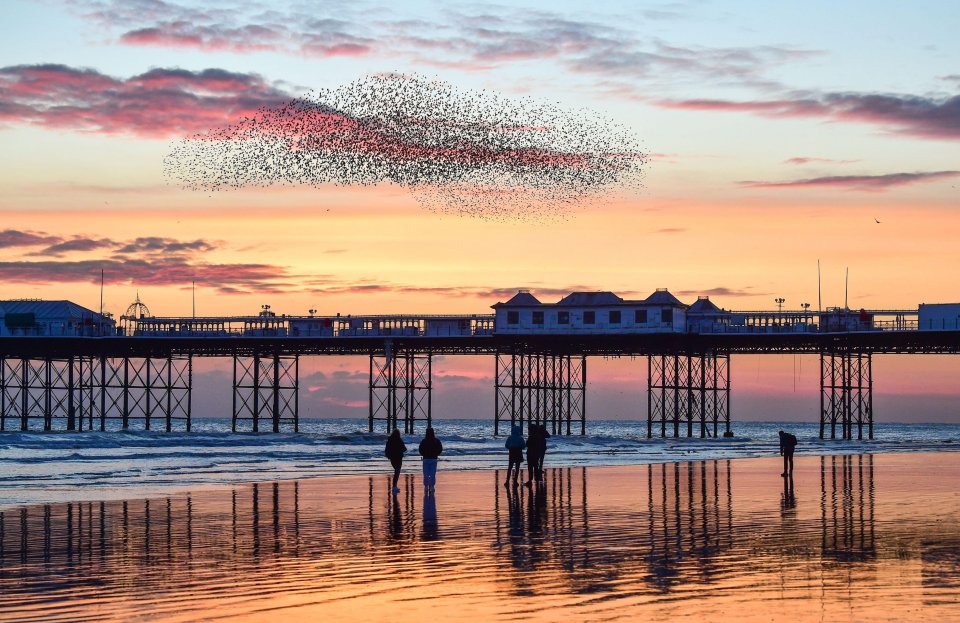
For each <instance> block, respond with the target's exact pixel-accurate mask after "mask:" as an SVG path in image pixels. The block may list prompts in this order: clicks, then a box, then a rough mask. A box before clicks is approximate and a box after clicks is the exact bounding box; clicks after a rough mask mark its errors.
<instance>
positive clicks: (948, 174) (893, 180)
mask: <svg viewBox="0 0 960 623" xmlns="http://www.w3.org/2000/svg"><path fill="white" fill-rule="evenodd" d="M957 176H960V171H930V172H925V173H888V174H886V175H834V176H827V177H814V178H810V179H803V180H791V181H786V182H756V181H745V182H740V185H741V186H743V187H745V188H840V189H843V190H855V191H863V192H883V191H885V190H887V189H889V188H895V187H899V186H909V185H912V184H920V183H924V182H933V181H937V180H942V179H949V178H953V177H957Z"/></svg>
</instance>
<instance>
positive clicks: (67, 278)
mask: <svg viewBox="0 0 960 623" xmlns="http://www.w3.org/2000/svg"><path fill="white" fill-rule="evenodd" d="M35 247H43V248H40V249H37V250H34V251H30V252H28V253H26V255H27V256H32V257H37V256H45V257H49V258H56V259H46V260H36V261H30V260H22V259H14V260H10V259H7V260H0V281H4V282H7V283H18V284H20V283H24V284H55V283H97V282H99V280H100V271H101V270H102V271H103V272H104V280H105V282H107V283H111V284H126V283H130V284H136V285H155V286H185V285H187V284H190V283H192V282H196V283H197V284H199V285H201V286H206V287H210V288H214V289H216V290H218V291H220V292H221V293H224V294H242V293H250V292H265V293H272V292H281V291H292V290H295V289H297V288H298V287H299V286H296V285H294V284H293V283H292V282H291V281H290V279H291V275H290V274H289V273H288V271H287V269H286V268H284V267H281V266H274V265H270V264H258V263H227V264H220V263H216V262H209V261H206V260H204V259H203V258H202V255H204V254H206V253H208V252H210V251H214V250H216V249H218V248H219V246H218V245H217V244H215V243H213V242H210V241H207V240H202V239H199V240H176V239H173V238H164V237H159V236H150V237H141V238H135V239H133V240H128V241H115V240H111V239H109V238H95V237H88V236H73V237H71V238H69V239H64V238H61V237H59V236H53V235H50V234H47V233H46V232H28V231H19V230H13V229H8V230H4V231H2V232H0V248H7V249H11V250H14V249H30V248H35ZM95 252H106V255H107V256H106V257H95V258H89V257H82V256H83V255H90V254H92V253H95ZM69 255H72V256H74V257H71V258H69V259H62V258H64V256H69ZM77 255H80V256H81V258H76V256H77Z"/></svg>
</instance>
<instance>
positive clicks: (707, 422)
mask: <svg viewBox="0 0 960 623" xmlns="http://www.w3.org/2000/svg"><path fill="white" fill-rule="evenodd" d="M647 360H648V370H647V388H648V390H647V437H653V435H654V432H655V430H657V429H659V430H658V431H657V432H659V434H660V436H661V437H668V436H673V437H681V436H683V434H684V433H685V434H686V436H687V437H694V436H699V437H716V436H717V435H718V434H720V428H721V427H722V428H723V435H724V436H731V435H732V432H731V431H730V355H729V353H707V354H697V355H650V356H649V357H647Z"/></svg>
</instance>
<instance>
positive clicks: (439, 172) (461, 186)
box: [164, 74, 647, 221]
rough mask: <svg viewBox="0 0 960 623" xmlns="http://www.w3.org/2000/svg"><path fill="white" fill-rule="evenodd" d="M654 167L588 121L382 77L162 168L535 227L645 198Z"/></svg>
mask: <svg viewBox="0 0 960 623" xmlns="http://www.w3.org/2000/svg"><path fill="white" fill-rule="evenodd" d="M646 162H647V154H646V153H645V152H644V151H643V150H642V149H641V147H640V145H639V142H638V140H637V139H636V138H635V137H634V136H633V134H632V133H631V132H630V131H629V130H628V129H626V128H623V127H621V126H618V125H617V124H614V123H612V122H611V121H609V120H608V119H605V118H603V117H600V116H598V115H596V114H594V113H592V112H590V111H577V112H569V111H565V110H562V109H561V108H559V107H557V106H555V105H552V104H547V103H542V102H537V101H535V100H532V99H519V100H512V99H507V98H505V97H503V96H500V95H497V94H495V93H491V92H488V91H482V92H469V91H459V90H457V89H455V88H453V87H452V86H451V85H449V84H448V83H445V82H442V81H437V80H429V79H425V78H422V77H419V76H409V75H401V74H377V75H371V76H367V77H365V78H362V79H360V80H357V81H355V82H352V83H350V84H347V85H345V86H342V87H340V88H337V89H333V90H324V91H317V92H311V93H308V94H307V95H305V96H302V97H297V98H295V99H292V100H291V101H289V102H287V103H286V104H284V105H283V106H280V107H277V108H262V109H260V110H259V111H257V113H256V114H255V115H253V116H252V117H246V118H244V119H242V120H240V121H239V122H238V123H236V124H234V125H231V126H229V127H225V128H221V129H216V130H211V131H209V132H207V133H204V134H198V135H194V136H190V137H187V138H184V139H182V140H180V141H179V142H178V143H177V144H176V145H175V146H174V147H173V149H172V150H171V152H170V153H169V154H168V156H167V157H166V158H165V160H164V167H165V172H166V174H167V176H168V178H170V179H174V180H177V181H178V182H179V183H180V184H182V185H183V186H184V187H185V188H188V189H193V190H203V191H208V192H209V191H216V190H225V189H239V188H248V187H263V186H271V185H311V186H321V185H325V184H335V185H342V186H355V185H374V184H381V183H394V184H398V185H400V186H403V187H405V188H407V189H409V190H410V192H411V193H412V194H413V196H414V197H415V198H416V199H417V201H418V202H419V203H420V204H421V205H423V206H424V207H426V208H428V209H430V210H433V211H436V212H440V213H444V214H457V215H471V216H476V217H480V218H487V219H504V220H505V219H517V218H520V219H525V220H535V221H536V220H554V219H556V218H558V217H559V218H562V217H563V216H565V215H567V214H569V212H570V211H572V210H573V209H576V208H580V207H583V206H585V205H589V204H590V203H591V202H592V201H593V200H596V199H598V198H601V197H603V196H604V195H606V194H609V193H611V192H615V191H624V190H628V189H630V188H638V187H640V186H641V178H642V172H643V167H644V165H645V164H646Z"/></svg>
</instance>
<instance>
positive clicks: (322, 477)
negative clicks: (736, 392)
mask: <svg viewBox="0 0 960 623" xmlns="http://www.w3.org/2000/svg"><path fill="white" fill-rule="evenodd" d="M958 451H960V447H957V448H949V449H943V450H928V449H924V450H912V451H893V452H889V451H888V452H858V451H853V450H852V451H849V452H832V453H800V452H798V453H796V454H795V458H794V462H795V465H800V464H806V463H808V462H809V461H812V460H814V459H817V458H830V457H833V458H837V457H858V456H860V457H862V456H871V457H897V456H903V457H910V456H914V455H922V456H928V457H937V456H939V455H948V456H949V455H953V454H956V453H957V452H958ZM418 458H419V457H418V456H417V455H414V456H407V457H405V460H404V463H403V470H402V471H401V478H406V479H408V480H410V479H412V480H413V481H414V482H416V483H419V482H420V480H421V478H422V472H421V467H420V461H419V460H416V459H418ZM503 459H504V460H503V463H504V464H503V465H502V466H501V467H496V466H483V467H456V468H452V469H444V463H445V462H446V463H451V462H452V461H444V460H443V458H442V457H441V460H440V465H439V469H438V471H437V474H438V479H440V480H442V479H443V477H444V476H445V475H446V476H451V475H454V474H457V475H474V476H476V475H479V474H496V473H503V472H505V471H506V464H507V457H506V455H504V457H503ZM549 459H550V454H549V453H548V454H547V461H546V463H545V465H544V469H545V470H571V469H589V470H591V471H592V470H600V471H617V470H630V469H635V468H643V467H646V466H659V465H674V464H676V465H686V464H690V463H705V462H717V461H724V462H726V461H730V462H733V463H735V464H745V463H751V462H763V461H767V462H770V463H771V465H774V467H771V468H770V469H771V471H777V473H776V474H774V475H775V476H777V478H781V476H780V473H779V470H780V469H782V457H781V456H780V455H779V454H776V455H772V456H739V457H723V458H689V459H682V460H671V459H666V460H663V461H642V462H631V463H616V464H604V463H574V464H551V463H550V460H549ZM776 465H779V466H780V467H775V466H776ZM378 467H379V469H378ZM520 476H521V482H525V481H526V478H527V468H526V461H524V463H523V464H522V466H521V473H520ZM391 477H392V471H391V469H390V466H389V463H388V462H387V461H386V460H385V459H383V460H380V461H377V462H376V465H374V466H373V467H372V468H371V469H370V470H369V471H364V472H363V473H329V474H319V475H318V474H310V475H290V476H288V477H284V478H261V479H243V480H236V481H229V482H225V481H220V482H192V483H184V484H163V485H155V484H146V485H141V486H137V485H124V486H121V487H81V488H72V489H68V488H63V489H62V490H60V491H58V493H60V495H50V494H49V493H48V494H47V496H46V497H40V498H39V499H25V500H18V501H9V502H8V501H6V500H7V499H9V498H6V496H5V495H4V492H5V490H4V488H3V487H2V486H0V512H9V511H14V510H17V509H21V508H30V507H36V506H46V505H55V504H68V503H87V502H118V501H135V500H147V499H154V498H181V497H183V496H187V495H193V494H197V495H204V494H207V493H217V492H224V491H228V490H234V489H237V488H238V487H250V486H252V485H261V486H262V485H270V484H273V483H291V482H310V483H313V482H317V483H319V482H333V483H339V482H341V481H343V482H347V483H350V482H355V483H357V482H368V481H369V480H370V479H376V478H383V479H387V480H389V479H390V478H391ZM6 490H7V491H10V492H16V491H21V492H26V491H37V490H38V489H35V488H16V487H11V488H7V489H6ZM42 490H44V491H47V492H49V491H50V489H49V488H46V489H42ZM10 497H14V496H10ZM18 497H21V498H22V497H25V496H23V495H21V496H18Z"/></svg>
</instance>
